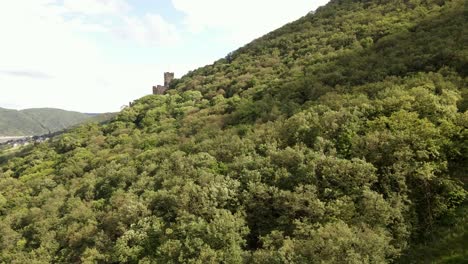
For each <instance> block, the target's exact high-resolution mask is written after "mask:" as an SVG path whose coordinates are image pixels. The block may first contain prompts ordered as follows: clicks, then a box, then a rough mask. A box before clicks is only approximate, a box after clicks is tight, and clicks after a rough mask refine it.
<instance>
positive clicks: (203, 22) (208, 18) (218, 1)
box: [172, 0, 328, 45]
mask: <svg viewBox="0 0 468 264" xmlns="http://www.w3.org/2000/svg"><path fill="white" fill-rule="evenodd" d="M327 2H328V0H316V1H311V0H289V1H272V0H235V1H233V0H197V1H193V0H172V3H173V6H174V7H175V8H176V9H178V10H179V11H181V12H183V13H184V14H185V15H186V17H185V25H186V26H187V28H188V29H189V30H190V31H192V32H194V33H197V32H201V31H203V30H208V29H220V30H222V31H225V32H226V34H227V35H229V36H230V40H231V41H235V42H236V43H237V44H239V45H242V44H245V43H247V42H248V41H250V40H253V39H254V38H257V37H260V36H262V35H263V34H266V33H268V32H269V31H272V30H274V29H276V28H278V27H280V26H282V25H284V24H286V23H288V22H291V21H294V20H295V19H298V18H299V17H302V16H304V15H306V14H307V13H308V12H309V11H312V10H315V9H316V8H317V7H319V6H321V5H324V4H326V3H327ZM304 6H306V7H307V8H304Z"/></svg>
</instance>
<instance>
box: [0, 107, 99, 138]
mask: <svg viewBox="0 0 468 264" xmlns="http://www.w3.org/2000/svg"><path fill="white" fill-rule="evenodd" d="M93 116H95V115H89V114H84V113H79V112H73V111H66V110H62V109H55V108H32V109H24V110H13V109H6V108H0V136H32V135H42V134H47V133H53V132H57V131H60V130H63V129H66V128H68V127H70V126H73V125H77V124H80V123H82V122H84V121H86V120H88V119H90V118H93Z"/></svg>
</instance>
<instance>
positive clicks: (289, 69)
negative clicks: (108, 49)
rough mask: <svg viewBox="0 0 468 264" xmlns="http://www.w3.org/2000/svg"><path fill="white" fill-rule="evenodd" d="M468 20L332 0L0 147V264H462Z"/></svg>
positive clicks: (393, 2)
mask: <svg viewBox="0 0 468 264" xmlns="http://www.w3.org/2000/svg"><path fill="white" fill-rule="evenodd" d="M467 15H468V11H467V9H466V5H465V1H464V0H452V1H444V0H407V1H403V0H375V1H371V0H361V1H358V0H332V1H331V2H330V3H329V4H328V5H327V6H325V7H322V8H319V9H318V10H317V11H316V12H314V13H309V14H308V15H306V16H305V17H303V18H301V19H299V20H298V21H295V22H293V23H291V24H288V25H286V26H284V27H282V28H280V29H278V30H276V31H274V32H272V33H270V34H268V35H266V36H264V37H262V38H259V39H257V40H255V41H253V42H252V43H250V44H248V45H246V46H245V47H242V48H240V49H239V50H237V51H234V52H232V53H230V54H229V55H227V56H226V58H223V59H220V60H218V61H216V62H215V63H214V64H213V65H209V66H206V67H203V68H199V69H197V70H194V71H192V72H190V73H189V74H187V75H186V76H184V77H182V78H181V79H179V80H175V81H174V82H173V83H172V84H171V89H170V90H169V91H168V92H167V94H165V95H151V96H147V97H144V98H141V99H139V100H137V101H136V102H135V104H134V105H133V106H132V107H129V108H126V109H124V110H123V111H122V112H121V113H120V114H118V115H117V117H115V118H114V120H112V121H111V122H109V123H108V124H105V125H98V124H86V125H83V126H80V127H78V128H76V129H74V130H73V131H71V132H69V133H66V134H63V135H61V136H59V137H56V138H54V139H53V140H51V141H50V142H47V143H43V144H37V145H35V146H31V147H29V148H25V149H23V150H22V151H21V153H19V154H17V155H15V156H13V157H10V156H5V157H3V159H0V160H1V163H0V262H6V263H28V262H31V263H391V262H401V263H431V262H433V263H463V261H466V259H468V252H467V250H466V244H468V238H467V235H466V225H467V224H466V222H467V221H465V217H466V211H467V208H468V207H467V201H466V197H467V191H466V187H465V184H466V182H467V181H468V180H467V173H468V168H467V164H468V129H467V128H468V112H467V111H466V110H467V108H468V86H467V80H468V79H467V73H468V67H467V65H468V48H467V43H468V34H467V32H466V28H467V26H466V19H467ZM240 19H241V16H240ZM260 20H261V17H260V15H259V23H260V22H261V21H260Z"/></svg>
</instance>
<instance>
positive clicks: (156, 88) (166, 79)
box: [153, 72, 174, 94]
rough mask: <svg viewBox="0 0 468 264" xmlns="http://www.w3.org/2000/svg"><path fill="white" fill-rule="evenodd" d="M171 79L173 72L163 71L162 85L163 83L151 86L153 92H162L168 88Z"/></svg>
mask: <svg viewBox="0 0 468 264" xmlns="http://www.w3.org/2000/svg"><path fill="white" fill-rule="evenodd" d="M173 79H174V73H173V72H165V73H164V86H163V85H157V86H153V94H164V93H165V92H166V90H167V89H169V85H170V84H171V82H172V80H173Z"/></svg>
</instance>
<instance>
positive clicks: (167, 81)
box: [164, 72, 174, 88]
mask: <svg viewBox="0 0 468 264" xmlns="http://www.w3.org/2000/svg"><path fill="white" fill-rule="evenodd" d="M173 79H174V73H173V72H165V73H164V86H165V87H167V88H169V85H170V84H171V82H172V80H173Z"/></svg>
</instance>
